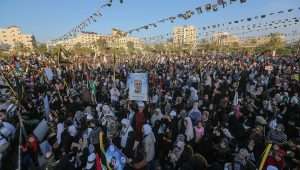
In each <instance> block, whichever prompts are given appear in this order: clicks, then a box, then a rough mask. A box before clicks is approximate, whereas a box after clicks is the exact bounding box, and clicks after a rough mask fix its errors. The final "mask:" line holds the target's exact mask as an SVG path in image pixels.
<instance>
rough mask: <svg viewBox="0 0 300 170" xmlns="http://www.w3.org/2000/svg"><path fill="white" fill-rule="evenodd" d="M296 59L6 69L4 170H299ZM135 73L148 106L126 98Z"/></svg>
mask: <svg viewBox="0 0 300 170" xmlns="http://www.w3.org/2000/svg"><path fill="white" fill-rule="evenodd" d="M107 58H108V57H107ZM299 59H300V58H299V57H297V56H275V57H272V56H268V55H251V56H250V55H247V56H246V55H206V56H176V57H174V56H172V57H170V56H164V55H156V56H142V57H140V56H132V57H130V58H129V57H128V58H122V59H118V60H117V61H116V62H115V64H113V63H114V62H113V61H112V60H107V59H106V58H105V60H102V59H101V60H89V62H75V61H73V62H70V63H66V64H63V63H60V64H58V63H52V62H49V61H50V60H49V59H48V58H42V57H31V58H18V57H14V58H12V59H11V60H9V61H7V60H6V61H4V60H3V61H1V62H0V66H1V72H2V74H1V79H0V80H1V81H0V86H1V91H0V92H1V96H0V104H1V105H0V153H1V155H0V160H1V163H0V169H4V170H6V169H15V168H16V167H17V166H18V160H19V159H18V158H20V160H19V165H20V166H21V167H22V170H31V169H37V170H39V169H48V170H52V169H53V170H54V169H55V170H83V169H84V170H101V169H111V170H120V169H125V170H172V169H174V170H175V169H178V170H219V169H220V170H223V169H224V170H225V169H226V170H246V169H249V170H251V169H257V168H258V167H260V166H261V167H262V169H264V170H267V169H268V170H271V169H274V170H276V169H278V170H284V169H287V170H289V169H300V98H299V92H300V82H299V76H300V61H299ZM133 72H143V73H147V74H148V80H149V81H148V84H149V91H148V96H149V99H148V101H130V100H129V99H128V86H127V77H128V74H129V73H133ZM20 134H21V135H20ZM20 136H21V138H20ZM20 139H21V140H20ZM19 144H20V147H18V146H19ZM110 146H115V148H117V149H118V150H119V151H120V152H121V154H122V155H124V158H125V159H122V160H121V161H123V163H124V165H125V166H124V167H120V166H121V165H120V163H118V164H117V163H116V160H115V159H116V158H115V157H114V159H112V160H108V159H106V158H107V157H106V154H105V153H106V151H107V150H108V149H109V147H110ZM268 146H269V147H268ZM268 148H269V149H268ZM18 150H20V152H18ZM18 154H19V155H18Z"/></svg>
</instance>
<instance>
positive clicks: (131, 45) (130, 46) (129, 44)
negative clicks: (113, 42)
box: [126, 41, 135, 54]
mask: <svg viewBox="0 0 300 170" xmlns="http://www.w3.org/2000/svg"><path fill="white" fill-rule="evenodd" d="M126 46H127V50H128V53H129V54H133V53H134V52H135V48H134V43H133V42H132V41H128V42H127V44H126Z"/></svg>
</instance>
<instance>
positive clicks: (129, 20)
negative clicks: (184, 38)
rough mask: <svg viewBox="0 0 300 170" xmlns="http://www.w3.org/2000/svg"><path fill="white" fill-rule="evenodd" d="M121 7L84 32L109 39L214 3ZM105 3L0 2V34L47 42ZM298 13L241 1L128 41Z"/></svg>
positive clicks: (269, 2) (197, 0) (142, 2)
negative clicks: (16, 30) (114, 32)
mask: <svg viewBox="0 0 300 170" xmlns="http://www.w3.org/2000/svg"><path fill="white" fill-rule="evenodd" d="M123 1H124V2H123V4H120V3H119V1H118V0H113V5H112V6H111V7H107V8H104V9H102V10H101V12H102V14H103V16H102V17H100V18H98V21H97V22H96V23H92V24H91V25H89V26H88V27H87V28H86V29H85V31H93V32H97V33H101V34H110V33H111V29H112V28H119V29H121V30H124V31H127V30H130V29H132V28H138V27H140V26H143V25H146V24H149V23H152V22H154V21H157V20H159V19H162V18H165V17H169V16H174V15H175V16H176V15H177V14H179V13H182V12H184V11H186V10H189V9H195V8H196V7H198V6H200V5H202V6H203V5H205V4H207V3H216V2H217V0H123ZM227 1H229V0H227ZM106 2H107V1H106V0H1V1H0V28H5V27H8V26H11V25H16V26H19V27H21V29H22V31H23V32H24V33H28V34H33V35H34V36H35V37H36V39H37V40H38V41H40V42H47V41H49V40H53V39H56V38H58V37H60V36H62V35H63V34H64V33H66V32H68V31H69V30H71V29H72V28H73V27H75V26H76V25H78V24H80V23H81V22H82V21H83V20H84V19H85V18H87V17H88V16H90V15H92V14H93V13H94V12H96V10H97V9H99V7H100V6H101V5H103V4H105V3H106ZM298 7H300V1H299V0H247V3H243V4H240V3H239V0H236V2H235V3H233V4H232V5H229V6H227V7H226V8H224V9H223V8H220V9H219V10H218V11H217V12H210V13H208V12H204V13H202V14H201V15H194V16H193V17H192V18H191V19H189V20H182V19H177V20H176V21H175V22H174V23H169V22H165V23H161V24H159V25H158V27H157V28H152V29H148V30H143V31H140V32H137V33H134V34H133V36H137V37H149V36H155V35H160V34H165V33H169V32H171V31H172V28H173V27H175V26H179V25H195V26H197V27H202V26H205V25H210V24H218V23H223V22H228V21H232V20H235V19H241V18H243V17H246V18H247V17H253V16H255V15H257V14H258V15H261V14H268V13H269V12H276V11H278V10H287V9H289V8H296V9H297V10H294V11H293V12H291V13H288V14H284V15H282V16H271V17H267V18H266V19H265V21H267V20H270V21H271V20H274V19H278V18H280V17H283V18H284V17H287V16H293V17H300V10H299V9H298ZM299 28H300V26H299V25H298V27H297V26H294V27H293V28H289V29H288V31H295V30H296V31H297V30H298V32H299V33H300V29H299ZM280 31H287V30H280Z"/></svg>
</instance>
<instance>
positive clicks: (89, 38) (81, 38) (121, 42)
mask: <svg viewBox="0 0 300 170" xmlns="http://www.w3.org/2000/svg"><path fill="white" fill-rule="evenodd" d="M99 39H103V40H105V41H106V43H107V46H108V47H111V48H113V47H114V48H124V49H125V50H126V49H127V44H128V42H132V43H133V45H134V48H142V46H143V45H142V44H143V43H142V41H140V40H139V39H138V38H135V37H129V36H127V34H126V33H125V32H122V31H120V30H118V29H112V35H100V34H97V33H95V32H82V33H80V34H79V35H78V36H76V37H74V38H70V39H67V40H63V41H58V42H55V43H53V44H48V45H50V46H55V45H62V46H64V47H65V48H67V49H69V48H72V47H74V46H75V45H76V44H78V43H80V44H81V45H82V46H84V47H89V48H92V49H95V50H96V46H95V42H96V41H97V40H99Z"/></svg>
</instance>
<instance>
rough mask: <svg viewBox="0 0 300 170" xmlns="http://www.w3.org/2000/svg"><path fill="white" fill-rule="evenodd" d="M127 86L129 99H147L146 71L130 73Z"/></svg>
mask: <svg viewBox="0 0 300 170" xmlns="http://www.w3.org/2000/svg"><path fill="white" fill-rule="evenodd" d="M127 86H128V88H129V100H136V101H148V75H147V73H130V74H129V75H128V80H127Z"/></svg>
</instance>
